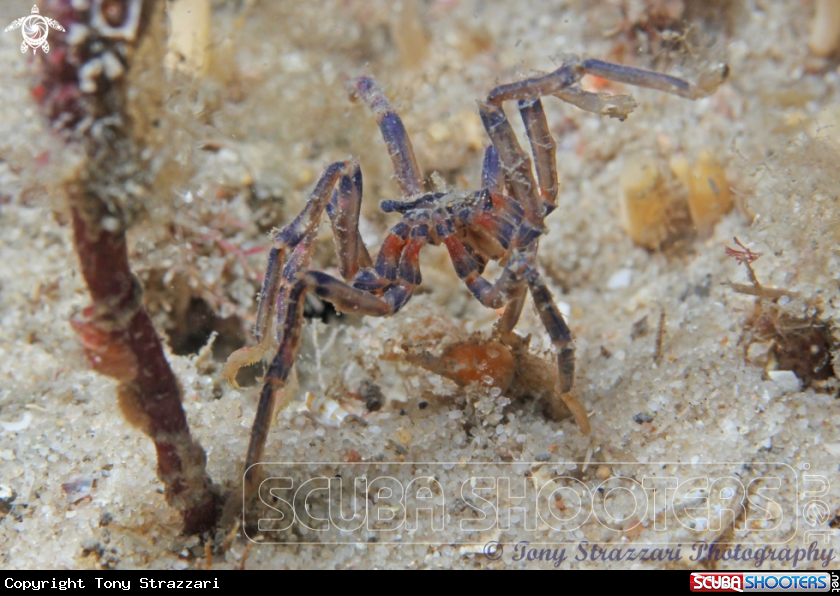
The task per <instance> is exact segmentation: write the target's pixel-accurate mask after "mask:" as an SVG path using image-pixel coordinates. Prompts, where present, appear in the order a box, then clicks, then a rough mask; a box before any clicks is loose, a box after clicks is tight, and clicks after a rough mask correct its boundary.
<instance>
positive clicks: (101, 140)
mask: <svg viewBox="0 0 840 596" xmlns="http://www.w3.org/2000/svg"><path fill="white" fill-rule="evenodd" d="M77 6H78V4H77ZM156 8H159V5H158V3H157V0H144V1H143V0H103V1H102V2H101V3H100V2H91V3H90V8H89V9H88V10H76V9H74V8H73V5H72V3H71V1H70V0H54V1H53V2H52V3H51V4H49V5H48V6H47V7H46V8H45V10H44V14H45V15H47V16H49V17H52V18H54V19H56V20H58V22H59V23H60V24H62V25H63V26H64V27H65V28H66V29H67V30H68V31H70V30H71V26H73V25H76V26H82V25H83V26H85V27H89V30H90V32H91V33H90V34H88V35H87V36H86V37H84V38H80V39H78V40H77V41H75V42H73V43H71V42H69V41H68V38H67V35H66V34H63V33H59V32H57V31H55V32H51V33H53V34H54V35H52V34H51V35H50V38H49V41H50V43H51V45H52V48H51V52H50V53H49V54H42V60H41V64H42V72H41V81H40V83H39V84H38V85H37V86H36V87H35V89H34V90H33V94H34V95H35V97H36V98H37V99H39V101H40V103H41V107H42V108H43V111H44V114H45V116H46V117H47V119H48V121H49V122H50V124H51V125H52V127H53V129H54V130H55V131H56V132H57V133H58V134H59V135H60V136H61V137H62V139H63V140H64V141H65V142H66V144H67V147H68V148H81V150H82V151H81V152H82V154H83V155H84V158H83V162H82V165H81V166H80V167H79V168H77V170H76V172H75V174H74V175H73V176H72V177H71V179H69V180H67V181H65V183H64V184H65V189H66V193H67V197H68V200H69V204H70V210H71V214H72V221H73V241H74V248H75V249H76V253H77V254H78V257H79V262H80V265H81V269H82V275H83V276H84V279H85V283H86V284H87V286H88V289H89V291H90V297H91V300H92V304H91V305H90V306H88V307H87V308H85V309H84V311H83V312H82V313H81V315H80V316H77V317H74V319H73V320H72V321H71V324H72V326H73V328H74V329H75V330H76V332H77V333H78V335H79V337H80V339H81V342H82V346H83V348H84V350H85V353H86V354H87V357H88V359H89V360H90V362H91V365H92V366H93V368H94V370H96V371H97V372H99V373H101V374H104V375H107V376H109V377H112V378H114V379H116V380H117V381H118V382H119V385H118V387H117V399H118V403H119V406H120V410H121V411H122V413H123V415H124V416H125V418H126V419H127V420H128V422H130V423H131V424H133V425H134V426H137V427H138V428H140V430H142V431H143V432H144V433H145V434H147V435H148V436H149V437H150V438H151V439H152V440H153V441H154V443H155V449H156V452H157V460H158V476H159V478H160V480H161V482H163V484H164V486H165V492H164V495H165V498H166V501H167V503H169V504H170V505H171V506H173V507H175V508H176V509H178V510H179V511H180V512H181V515H182V517H183V520H184V531H185V532H186V533H188V534H195V533H201V532H205V531H208V530H211V529H212V528H213V527H214V526H215V523H216V515H217V510H216V497H215V495H214V493H213V492H212V490H211V489H212V481H211V480H210V477H209V476H208V475H207V473H206V471H205V463H206V457H205V453H204V450H203V449H202V448H201V446H200V445H199V444H198V443H197V442H196V441H194V440H193V438H192V437H191V436H190V429H189V426H188V424H187V418H186V415H185V413H184V409H183V407H182V405H181V389H180V387H179V385H178V380H177V378H176V377H175V374H174V373H173V372H172V369H171V368H170V366H169V362H168V361H167V360H166V357H165V355H164V350H163V345H162V343H161V340H160V338H159V336H158V334H157V332H156V331H155V328H154V326H153V325H152V321H151V319H150V318H149V315H148V313H147V312H146V309H145V307H144V306H143V292H142V287H141V285H140V282H139V280H138V279H137V278H136V277H135V276H134V274H133V273H132V271H131V267H130V264H129V261H128V250H127V245H126V235H125V232H126V228H127V227H128V225H129V221H128V220H129V217H128V216H127V215H126V213H127V212H129V209H128V208H127V207H126V205H127V204H129V203H130V201H131V200H132V199H134V200H136V199H137V198H138V196H132V195H131V193H132V192H134V193H135V195H140V196H142V194H143V193H144V192H145V191H144V190H143V189H145V188H146V187H147V186H148V184H149V181H148V174H146V169H145V168H144V167H143V165H142V163H141V160H140V159H139V148H138V143H137V140H136V139H134V138H133V137H132V123H131V120H130V118H129V117H128V115H127V110H126V104H127V100H126V87H127V85H126V83H125V80H126V72H127V70H128V68H129V67H130V63H131V56H132V53H133V46H134V45H135V42H136V41H137V40H138V39H139V38H140V37H141V35H142V33H143V31H144V29H147V28H148V27H149V25H151V23H150V20H151V18H152V17H160V16H161V15H160V14H159V13H158V12H157V11H156V10H155V9H156ZM97 9H101V10H102V14H101V15H96V14H95V11H96V10H97ZM132 11H142V12H141V13H140V14H141V17H142V18H141V19H140V21H139V25H136V26H132V25H131V23H132V15H135V14H137V13H136V12H132ZM134 22H135V23H137V21H134ZM97 23H99V25H97ZM107 53H110V54H111V56H110V57H104V56H105V54H107ZM103 57H104V58H103ZM112 57H114V58H115V59H117V60H119V61H120V64H121V65H122V66H123V67H124V70H123V71H120V70H119V69H115V68H114V67H113V66H114V63H113V60H112ZM96 60H110V61H111V62H110V64H107V65H108V66H110V70H108V69H106V68H103V69H101V70H100V71H97V70H96V69H95V68H93V69H92V68H91V66H90V65H91V64H92V63H93V64H95V62H94V61H96ZM102 64H103V65H106V63H105V62H102ZM91 72H92V73H93V75H90V74H86V73H91ZM97 72H98V74H97ZM109 73H110V74H109ZM132 189H133V190H132ZM138 189H139V190H138Z"/></svg>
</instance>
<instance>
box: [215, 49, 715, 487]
mask: <svg viewBox="0 0 840 596" xmlns="http://www.w3.org/2000/svg"><path fill="white" fill-rule="evenodd" d="M728 73H729V69H728V67H727V66H726V65H725V64H720V65H718V66H717V67H716V68H714V69H712V70H711V71H709V72H707V73H706V74H704V75H703V76H701V77H700V79H699V80H698V82H697V83H690V82H688V81H685V80H683V79H679V78H676V77H673V76H669V75H665V74H661V73H656V72H651V71H646V70H640V69H637V68H631V67H627V66H621V65H618V64H611V63H609V62H603V61H601V60H593V59H580V58H574V59H571V60H568V61H566V62H565V63H564V64H563V65H562V66H561V67H560V68H558V69H557V70H555V71H554V72H552V73H550V74H547V75H544V76H539V77H533V78H528V79H525V80H522V81H519V82H516V83H511V84H508V85H500V86H498V87H496V88H495V89H493V90H492V91H490V93H489V94H488V95H487V97H486V98H485V99H484V100H483V101H480V102H479V106H478V107H479V112H480V114H481V120H482V122H483V123H484V128H485V130H486V131H487V134H488V136H489V137H490V143H491V144H490V145H489V146H488V147H487V149H486V151H485V153H484V164H483V171H482V176H481V188H480V189H479V190H474V191H453V192H443V193H441V192H431V193H430V192H426V191H425V189H424V188H423V181H422V177H421V175H420V168H419V167H418V165H417V160H416V159H415V157H414V151H413V150H412V146H411V141H410V140H409V138H408V134H407V133H406V130H405V127H404V126H403V123H402V120H400V117H399V116H398V115H397V113H396V111H395V110H394V109H393V108H392V107H391V105H390V103H389V102H388V99H387V98H386V97H385V95H384V94H383V92H382V91H381V90H380V88H379V87H378V86H377V84H376V83H375V82H374V80H373V79H371V78H370V77H361V78H358V79H355V80H353V81H351V82H350V89H351V92H352V94H353V95H355V96H356V97H357V98H359V99H361V100H363V101H364V102H365V103H366V104H367V105H368V106H369V107H370V109H371V110H372V111H373V113H374V115H375V116H376V120H377V122H378V124H379V128H380V130H381V132H382V136H383V137H384V139H385V144H386V145H387V147H388V152H389V153H390V155H391V160H392V162H393V166H394V172H395V173H396V180H397V183H398V184H399V187H400V190H401V192H402V195H403V196H402V197H401V200H386V201H382V202H381V203H380V207H381V209H382V210H383V211H385V212H386V213H401V214H402V219H401V220H400V221H399V223H397V224H396V225H395V226H393V227H392V228H391V229H390V231H389V233H388V235H387V237H386V238H385V241H384V242H383V245H382V248H381V249H380V250H379V253H378V254H377V255H376V258H375V259H374V258H373V257H371V255H370V253H369V252H368V249H367V248H366V247H365V245H364V243H363V242H362V238H361V236H360V234H359V226H358V224H359V210H360V206H361V201H362V172H361V168H360V167H359V164H358V163H357V162H356V161H354V160H350V161H340V162H336V163H333V164H330V165H329V166H327V168H326V170H325V171H324V173H323V174H322V175H321V178H320V179H319V180H318V183H317V184H316V186H315V190H314V191H313V192H312V194H311V196H310V198H309V200H308V202H307V204H306V206H305V207H304V209H303V210H302V211H301V213H300V214H299V215H298V216H297V217H296V218H295V219H294V220H293V221H292V222H291V223H289V224H288V225H286V226H285V227H283V229H281V230H280V231H279V232H277V233H276V234H275V235H274V248H272V250H271V253H270V255H269V258H268V266H267V269H266V275H265V281H264V283H263V286H262V291H261V293H260V304H259V309H258V312H257V324H256V329H255V335H256V339H257V342H258V346H257V347H254V348H243V349H241V350H238V351H237V352H235V353H234V354H232V355H231V357H230V358H229V359H228V363H227V365H226V367H225V376H226V377H227V378H228V380H230V381H231V382H232V383H235V380H234V379H235V376H236V371H237V370H238V369H239V368H240V367H242V366H245V365H247V364H252V363H254V362H257V361H258V360H260V359H261V358H262V357H263V355H264V353H265V352H266V351H267V350H268V348H269V333H270V330H271V325H272V320H273V319H274V317H275V316H276V317H277V339H278V342H279V347H278V349H277V353H276V354H275V355H274V357H273V359H272V360H271V363H270V364H269V366H268V370H267V372H266V374H265V381H264V385H263V388H262V392H261V394H260V400H259V405H258V408H257V414H256V419H255V420H254V426H253V428H252V430H251V441H250V445H249V447H248V457H247V461H246V470H247V471H246V481H247V482H252V481H253V480H254V478H253V472H252V470H253V465H254V464H257V463H259V462H261V461H262V458H263V452H264V448H265V441H266V437H267V434H268V429H269V426H270V419H271V414H272V412H273V411H274V402H275V400H276V398H277V394H278V392H279V391H280V390H281V389H282V388H283V387H284V386H285V384H286V381H287V379H288V377H289V373H290V371H291V369H292V367H293V366H294V363H295V358H296V356H297V353H298V349H299V347H300V337H301V328H302V325H303V304H304V297H305V295H306V293H307V292H310V291H311V292H314V293H315V294H316V295H317V296H318V297H320V298H322V299H323V300H327V301H329V302H331V303H332V304H333V305H334V306H335V308H336V309H337V310H339V311H342V312H347V313H357V314H363V315H368V316H373V317H386V316H390V315H393V314H395V313H397V312H398V311H399V310H400V309H401V308H402V307H403V306H404V305H405V304H406V303H407V302H408V301H409V300H410V299H411V297H412V295H413V294H414V291H415V290H416V289H417V286H419V285H420V282H421V276H420V266H419V253H420V250H421V249H422V248H423V247H424V246H426V245H427V244H431V245H439V244H443V245H444V246H445V247H446V249H447V250H448V251H449V255H450V257H451V259H452V263H453V265H454V266H455V272H456V273H457V275H458V277H459V278H461V280H463V281H464V283H465V284H466V286H467V288H469V290H470V292H471V293H472V295H473V296H475V297H476V298H477V299H478V301H479V302H481V304H482V305H484V306H486V307H488V308H493V309H499V308H502V307H504V309H505V310H504V313H503V314H502V316H501V318H500V320H499V322H498V324H497V331H498V332H500V333H502V334H504V333H509V332H511V331H512V330H513V328H514V326H515V325H516V323H517V321H518V320H519V316H520V314H521V312H522V306H523V304H524V301H525V297H526V294H527V292H530V293H531V297H532V299H533V301H534V305H535V307H536V309H537V312H538V313H539V316H540V318H541V320H542V323H543V325H545V328H546V331H547V332H548V335H549V337H550V339H551V343H552V346H553V351H554V354H555V356H556V359H557V368H558V371H559V383H558V387H557V390H558V392H559V393H560V395H561V396H562V399H563V401H564V402H565V403H566V405H567V406H568V407H569V409H570V410H571V411H572V413H573V414H574V416H575V420H576V422H577V423H578V425H579V426H580V427H581V429H582V430H584V432H587V433H588V432H589V428H590V427H589V420H588V418H587V416H586V412H585V410H584V408H583V407H582V406H581V404H580V402H578V401H577V399H576V398H575V397H574V396H573V395H572V393H571V389H572V385H573V383H574V374H575V349H574V347H573V345H572V333H571V331H570V330H569V327H568V325H567V324H566V322H565V321H564V320H563V317H562V315H561V314H560V311H559V310H558V309H557V306H556V305H555V304H554V300H553V298H552V295H551V292H550V291H549V289H548V288H547V287H546V284H545V282H544V281H543V279H542V276H541V275H540V272H539V270H538V268H537V249H538V246H539V241H540V237H541V236H542V235H543V234H545V233H546V231H547V230H546V227H545V225H544V220H545V217H546V216H547V215H548V214H550V213H551V212H552V211H554V209H555V208H556V206H557V192H558V178H557V163H556V159H555V150H556V145H555V142H554V139H553V137H552V135H551V132H550V131H549V128H548V123H547V121H546V117H545V112H544V111H543V105H542V101H541V99H540V98H542V97H545V96H550V95H551V96H554V97H557V98H559V99H562V100H563V101H565V102H568V103H570V104H572V105H575V106H577V107H578V108H580V109H583V110H586V111H590V112H595V113H597V114H605V115H608V116H611V117H614V118H618V119H620V120H624V119H625V118H626V117H627V115H628V114H629V113H630V112H631V111H632V110H633V109H634V108H635V107H636V105H637V104H636V102H635V100H634V99H633V98H632V97H631V96H626V95H608V94H596V93H590V92H588V91H585V90H584V89H582V88H581V86H580V84H579V83H580V80H581V78H582V77H583V76H584V75H586V74H590V75H595V76H599V77H602V78H604V79H607V80H610V81H615V82H619V83H624V84H628V85H634V86H637V87H647V88H650V89H656V90H659V91H664V92H666V93H673V94H676V95H678V96H680V97H683V98H686V99H698V98H701V97H706V96H708V95H710V94H712V93H713V92H714V91H715V90H716V89H717V88H718V86H719V85H720V84H721V83H723V81H724V80H725V79H726V77H727V75H728ZM506 101H516V102H517V108H518V109H519V114H520V116H521V117H522V120H523V122H524V124H525V130H526V132H527V135H528V140H529V142H530V146H531V153H532V155H533V162H532V160H531V158H530V157H529V156H528V154H527V153H526V152H525V151H524V150H523V149H522V147H521V145H520V144H519V141H518V140H517V138H516V135H515V134H514V131H513V128H512V126H511V124H510V122H509V121H508V119H507V116H506V114H505V112H504V110H503V108H502V106H503V104H504V102H506ZM324 211H326V212H327V215H328V216H329V218H330V222H331V224H332V229H333V233H334V236H335V246H336V253H337V257H338V268H339V272H340V274H341V277H343V278H344V281H342V280H340V279H337V278H335V277H333V276H331V275H328V274H326V273H324V272H321V271H313V270H310V269H309V264H310V260H311V258H312V253H313V248H314V245H315V239H316V236H317V227H318V224H319V222H320V220H321V216H322V214H323V212H324ZM491 260H493V261H499V263H500V264H502V265H503V267H504V269H503V271H502V272H501V274H500V275H499V277H498V279H496V281H495V282H491V281H488V280H487V279H485V278H484V277H482V273H483V271H484V268H485V266H486V265H487V263H488V262H489V261H491Z"/></svg>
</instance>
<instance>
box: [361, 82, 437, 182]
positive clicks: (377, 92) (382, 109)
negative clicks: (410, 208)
mask: <svg viewBox="0 0 840 596" xmlns="http://www.w3.org/2000/svg"><path fill="white" fill-rule="evenodd" d="M352 90H353V91H354V92H355V94H356V95H357V96H358V97H360V98H361V99H362V100H363V101H364V102H365V103H366V104H367V105H368V107H369V108H370V109H371V110H372V111H373V113H374V115H375V116H376V122H377V124H379V130H380V131H381V132H382V137H383V138H384V139H385V145H386V146H387V147H388V153H389V154H390V156H391V162H392V163H393V164H394V173H395V174H396V176H397V183H398V184H399V186H400V191H401V192H402V194H403V195H404V196H407V197H410V196H412V195H416V194H419V193H421V192H423V179H422V177H421V176H420V167H419V166H418V165H417V158H416V157H414V148H413V147H412V146H411V140H410V139H409V138H408V132H406V130H405V126H403V123H402V120H401V119H400V117H399V115H398V114H397V112H396V111H395V110H394V109H393V108H392V107H391V104H390V102H389V101H388V98H387V97H385V94H384V93H383V92H382V89H380V88H379V85H377V84H376V81H374V80H373V79H372V78H370V77H359V78H358V79H356V80H355V81H354V82H353V88H352Z"/></svg>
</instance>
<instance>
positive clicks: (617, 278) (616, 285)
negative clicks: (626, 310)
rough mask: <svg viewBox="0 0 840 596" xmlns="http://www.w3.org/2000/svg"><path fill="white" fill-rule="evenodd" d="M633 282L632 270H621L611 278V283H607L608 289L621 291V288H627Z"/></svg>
mask: <svg viewBox="0 0 840 596" xmlns="http://www.w3.org/2000/svg"><path fill="white" fill-rule="evenodd" d="M632 280H633V270H632V269H619V270H618V271H616V272H615V273H613V274H612V277H610V279H609V281H608V282H607V289H608V290H619V289H621V288H626V287H628V286H629V285H630V282H631V281H632Z"/></svg>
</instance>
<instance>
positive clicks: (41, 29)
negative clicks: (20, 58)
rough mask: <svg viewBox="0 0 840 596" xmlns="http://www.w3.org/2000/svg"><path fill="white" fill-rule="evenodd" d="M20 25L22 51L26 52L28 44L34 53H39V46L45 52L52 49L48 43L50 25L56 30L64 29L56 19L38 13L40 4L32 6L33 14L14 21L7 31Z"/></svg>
mask: <svg viewBox="0 0 840 596" xmlns="http://www.w3.org/2000/svg"><path fill="white" fill-rule="evenodd" d="M18 27H22V28H23V31H22V33H23V43H22V44H20V51H21V52H23V53H24V54H25V53H26V47H27V46H29V47H30V48H32V53H33V54H37V53H38V48H42V49H43V50H44V53H45V54H46V53H48V52H49V51H50V44H48V43H47V33H49V27H52V28H53V29H55V30H56V31H64V27H62V26H61V25H59V24H58V21H56V20H55V19H51V18H49V17H42V16H41V15H40V14H38V6H33V7H32V14H31V15H29V16H28V17H21V18H19V19H17V20H15V21H12V24H11V25H9V26H8V27H6V31H14V30H15V29H17V28H18ZM4 33H5V31H4Z"/></svg>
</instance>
